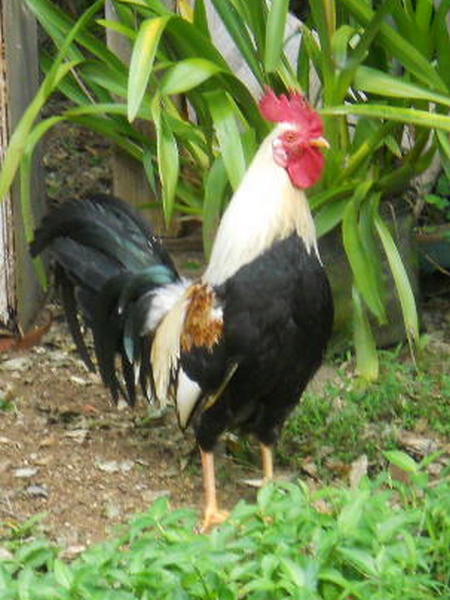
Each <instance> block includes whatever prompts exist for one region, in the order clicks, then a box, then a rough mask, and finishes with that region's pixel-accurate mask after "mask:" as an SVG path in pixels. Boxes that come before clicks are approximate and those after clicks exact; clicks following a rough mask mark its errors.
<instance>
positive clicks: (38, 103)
mask: <svg viewBox="0 0 450 600" xmlns="http://www.w3.org/2000/svg"><path fill="white" fill-rule="evenodd" d="M76 64H77V63H76V62H69V63H65V64H63V65H58V67H57V69H56V70H52V71H51V72H50V73H49V74H48V75H47V76H46V77H45V79H44V81H43V82H42V84H41V86H40V88H39V91H38V93H37V94H36V96H35V97H34V99H33V100H32V102H31V104H30V105H29V106H28V108H27V109H26V111H25V113H24V114H23V116H22V118H21V119H20V121H19V123H18V125H17V126H16V129H15V130H14V133H13V134H12V136H11V139H10V141H9V146H8V149H7V151H6V155H5V159H4V162H3V168H2V171H1V173H0V202H1V201H2V200H3V199H4V197H5V194H6V192H7V191H8V189H9V188H10V186H11V184H12V182H13V179H14V177H15V175H16V172H17V169H18V166H19V163H20V160H21V158H22V155H23V152H24V150H25V146H26V143H27V136H28V135H29V133H30V131H31V128H32V126H33V123H34V121H35V119H36V118H37V116H38V114H39V111H40V110H41V108H42V107H43V106H44V104H45V101H46V100H47V98H48V95H49V94H50V93H51V92H52V91H53V89H54V88H56V87H57V85H58V83H59V81H60V80H61V79H62V78H63V77H65V75H66V74H67V73H68V72H69V71H70V69H72V68H73V67H74V66H75V65H76Z"/></svg>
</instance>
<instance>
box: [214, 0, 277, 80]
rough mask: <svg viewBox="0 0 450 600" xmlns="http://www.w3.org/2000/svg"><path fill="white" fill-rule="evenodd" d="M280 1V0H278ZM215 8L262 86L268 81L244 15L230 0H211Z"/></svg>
mask: <svg viewBox="0 0 450 600" xmlns="http://www.w3.org/2000/svg"><path fill="white" fill-rule="evenodd" d="M278 1H279V0H278ZM211 3H212V4H213V5H214V8H215V9H216V11H217V12H218V14H219V16H220V18H221V19H222V21H223V24H224V25H225V27H226V29H227V30H228V33H229V34H230V36H231V37H232V38H233V40H234V43H235V44H236V46H237V47H238V49H239V51H240V53H241V54H242V57H243V58H244V60H245V61H246V63H247V64H248V66H249V67H250V70H251V71H252V73H253V75H254V76H255V77H256V79H257V80H258V82H259V84H260V85H261V86H264V84H265V83H266V80H265V76H264V72H263V70H262V68H261V64H260V62H259V61H258V58H257V52H256V48H255V45H254V43H253V40H252V38H251V37H250V34H249V32H248V30H247V28H246V27H245V24H244V23H243V21H242V16H241V15H240V14H239V13H238V11H237V10H236V8H235V7H234V6H233V3H232V2H230V0H211Z"/></svg>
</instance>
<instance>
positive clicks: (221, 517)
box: [198, 509, 230, 533]
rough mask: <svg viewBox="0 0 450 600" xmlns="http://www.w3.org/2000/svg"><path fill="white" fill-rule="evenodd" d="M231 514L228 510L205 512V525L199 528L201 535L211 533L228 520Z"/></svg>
mask: <svg viewBox="0 0 450 600" xmlns="http://www.w3.org/2000/svg"><path fill="white" fill-rule="evenodd" d="M229 516H230V513H229V512H228V511H227V510H219V509H216V510H214V511H212V510H208V509H206V510H205V515H204V517H203V523H202V524H201V526H200V527H199V530H198V532H199V533H209V532H210V531H211V529H212V528H213V527H215V526H216V525H220V524H221V523H223V522H224V521H226V520H227V519H228V517H229Z"/></svg>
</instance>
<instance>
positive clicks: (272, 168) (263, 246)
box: [203, 125, 320, 285]
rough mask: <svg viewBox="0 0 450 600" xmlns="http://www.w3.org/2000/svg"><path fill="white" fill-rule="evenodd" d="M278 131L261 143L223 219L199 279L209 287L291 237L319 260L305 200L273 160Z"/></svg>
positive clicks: (302, 194)
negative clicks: (295, 234)
mask: <svg viewBox="0 0 450 600" xmlns="http://www.w3.org/2000/svg"><path fill="white" fill-rule="evenodd" d="M282 127H283V125H279V126H278V127H277V128H275V129H274V131H273V132H272V133H271V134H270V135H269V136H268V137H267V138H266V139H265V140H264V141H263V143H262V144H261V146H260V148H259V150H258V152H257V153H256V155H255V157H254V159H253V161H252V163H251V165H250V167H249V168H248V170H247V172H246V174H245V175H244V178H243V180H242V182H241V184H240V186H239V188H238V189H237V190H236V192H235V194H234V195H233V197H232V199H231V201H230V204H229V205H228V208H227V209H226V211H225V213H224V215H223V217H222V221H221V223H220V225H219V228H218V231H217V235H216V239H215V241H214V245H213V249H212V253H211V259H210V261H209V265H208V267H207V269H206V271H205V273H204V275H203V280H204V281H206V282H208V283H209V284H211V285H220V284H222V283H223V282H224V281H226V280H227V279H228V278H230V277H232V276H233V275H234V274H235V273H236V271H237V270H238V269H240V268H241V267H242V266H243V265H246V264H248V263H250V262H252V261H253V260H254V259H255V258H257V257H258V256H259V255H260V254H262V253H263V252H264V251H265V250H267V249H268V248H270V247H271V246H272V245H273V244H274V242H276V241H279V240H283V239H285V238H287V237H288V236H290V235H291V234H292V233H294V232H297V234H298V235H299V236H300V237H301V238H302V239H303V242H304V243H305V246H306V249H307V251H308V253H310V252H311V251H312V250H313V251H314V252H315V253H316V254H317V256H318V257H319V253H318V249H317V240H316V232H315V227H314V221H313V218H312V215H311V211H310V210H309V205H308V201H307V199H306V196H305V194H304V192H303V191H302V190H300V189H299V188H296V187H294V186H293V185H292V183H291V180H290V178H289V175H288V173H287V171H286V170H285V169H284V168H283V167H280V166H279V165H277V164H276V163H275V161H274V159H273V155H272V140H273V139H274V138H275V137H276V136H277V135H279V134H280V130H281V128H282ZM319 260H320V257H319Z"/></svg>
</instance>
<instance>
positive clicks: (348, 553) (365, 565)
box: [337, 548, 378, 577]
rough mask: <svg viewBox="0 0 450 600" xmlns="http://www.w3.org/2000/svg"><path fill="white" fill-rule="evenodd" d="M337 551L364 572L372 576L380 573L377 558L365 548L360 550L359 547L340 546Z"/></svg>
mask: <svg viewBox="0 0 450 600" xmlns="http://www.w3.org/2000/svg"><path fill="white" fill-rule="evenodd" d="M337 551H338V553H339V554H340V555H341V556H342V557H344V558H346V559H347V561H348V562H350V564H352V565H353V566H354V567H355V568H356V569H357V570H358V571H360V572H361V573H362V574H364V575H370V576H371V577H376V576H377V575H378V571H377V565H376V562H375V559H374V558H373V557H372V556H371V555H370V554H369V553H368V552H366V551H365V550H360V549H359V548H338V549H337Z"/></svg>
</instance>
